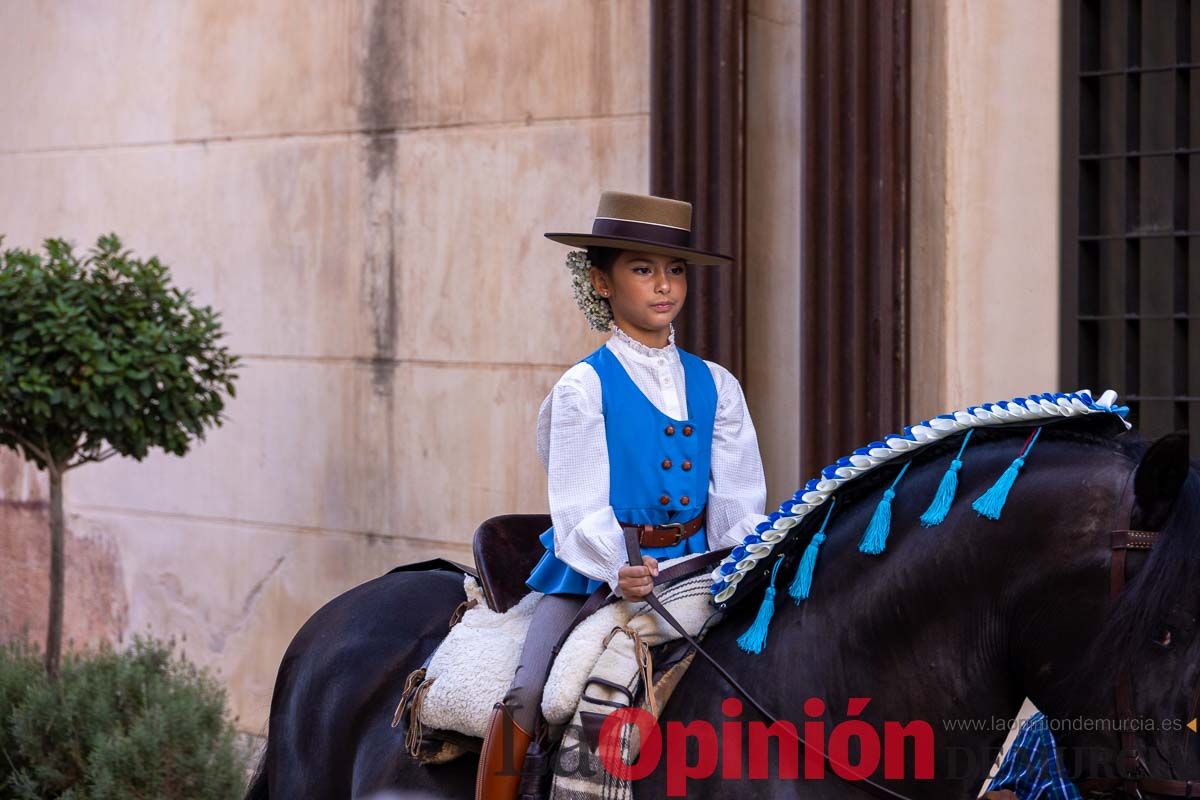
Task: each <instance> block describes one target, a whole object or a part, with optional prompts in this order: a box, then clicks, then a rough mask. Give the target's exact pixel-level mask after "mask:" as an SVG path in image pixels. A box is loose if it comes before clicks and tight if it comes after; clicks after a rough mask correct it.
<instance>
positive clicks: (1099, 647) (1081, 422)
mask: <svg viewBox="0 0 1200 800" xmlns="http://www.w3.org/2000/svg"><path fill="white" fill-rule="evenodd" d="M1114 423H1115V420H1114V419H1113V418H1112V417H1111V416H1110V415H1095V416H1086V417H1077V418H1071V419H1065V420H1051V421H1048V422H1043V423H1041V424H1040V425H1038V427H1044V428H1045V430H1044V431H1043V434H1042V436H1043V438H1042V442H1043V445H1042V446H1043V447H1044V446H1045V443H1047V442H1048V441H1060V442H1062V441H1066V442H1073V443H1077V444H1082V445H1085V446H1088V447H1091V448H1095V449H1099V450H1103V451H1106V452H1108V453H1112V454H1115V455H1117V456H1118V457H1122V458H1124V459H1125V460H1127V461H1128V462H1129V468H1130V469H1131V470H1132V469H1134V468H1136V467H1137V465H1138V463H1139V462H1140V461H1141V459H1142V457H1143V456H1144V455H1145V454H1146V451H1147V450H1148V449H1149V448H1150V445H1151V444H1152V443H1153V442H1152V440H1150V439H1147V438H1146V437H1144V436H1143V435H1142V434H1140V433H1139V432H1138V431H1137V430H1136V429H1133V430H1128V431H1127V430H1125V429H1124V427H1123V426H1122V425H1119V424H1114ZM1034 424H1035V423H1031V424H1028V425H1022V424H1019V423H1014V424H1010V425H998V426H995V427H992V428H977V429H975V433H974V436H975V437H978V438H979V440H980V443H982V442H983V441H995V440H1001V439H1021V438H1023V437H1025V436H1026V435H1027V434H1028V432H1029V430H1030V429H1031V428H1032V427H1033V425H1034ZM961 438H962V437H961V436H953V437H948V438H946V439H943V440H942V441H939V442H936V443H934V444H932V445H931V446H929V447H926V448H922V449H920V450H917V451H914V452H913V453H912V454H909V455H907V456H906V457H902V458H897V459H895V460H894V461H893V462H891V463H889V464H888V465H887V466H886V467H885V468H883V469H879V470H874V471H873V473H874V474H870V475H864V476H863V478H864V479H863V480H860V481H854V482H852V483H848V484H846V485H845V486H844V487H842V488H841V489H839V490H838V492H836V495H837V496H838V499H839V500H841V501H848V502H854V501H855V500H858V499H860V498H865V497H868V496H870V495H872V494H873V493H876V492H878V491H880V489H881V488H882V487H883V486H886V485H887V484H888V483H890V482H891V480H892V478H893V477H894V476H895V472H896V471H897V470H898V469H900V468H903V466H904V464H905V463H907V462H910V461H921V462H934V463H936V464H938V465H939V467H940V466H944V461H945V458H946V455H947V453H953V452H954V451H955V450H957V448H958V446H959V444H960V442H961ZM1035 457H1036V456H1035ZM915 466H916V467H920V466H922V465H921V464H917V465H915ZM1189 467H1190V468H1189V470H1188V473H1187V476H1186V477H1185V479H1184V482H1183V485H1182V487H1181V488H1180V492H1179V495H1178V497H1177V498H1176V500H1175V502H1174V505H1173V506H1172V508H1171V512H1170V514H1169V516H1168V518H1167V521H1166V523H1165V524H1164V525H1163V527H1162V529H1161V530H1160V531H1159V535H1158V539H1157V541H1156V543H1155V546H1154V548H1153V549H1152V550H1151V551H1150V556H1149V558H1148V559H1147V560H1146V563H1145V564H1144V565H1143V567H1142V569H1140V570H1139V571H1138V572H1137V574H1136V575H1135V576H1134V577H1133V578H1132V579H1131V580H1130V581H1129V582H1128V583H1127V584H1126V586H1125V589H1124V590H1123V591H1122V592H1121V596H1120V597H1119V598H1118V601H1117V602H1116V603H1115V604H1113V607H1112V608H1111V609H1110V611H1109V612H1108V614H1107V615H1106V617H1105V620H1104V622H1103V623H1102V626H1101V628H1100V631H1099V633H1098V634H1097V636H1096V637H1095V638H1094V639H1093V641H1092V643H1091V645H1090V647H1089V648H1088V650H1087V651H1085V653H1084V654H1083V656H1082V657H1081V659H1080V661H1079V662H1078V663H1077V664H1076V665H1075V666H1074V667H1073V668H1072V669H1071V670H1070V672H1069V674H1068V675H1067V677H1066V678H1065V679H1064V681H1063V683H1064V685H1065V686H1067V688H1068V692H1067V694H1068V695H1070V696H1071V697H1072V702H1083V701H1085V699H1086V698H1087V696H1088V695H1094V692H1095V687H1096V685H1097V681H1099V682H1101V684H1102V685H1106V686H1111V685H1115V680H1116V676H1117V674H1118V672H1119V671H1120V670H1122V669H1124V668H1127V667H1129V666H1130V665H1131V663H1132V661H1133V659H1134V657H1135V656H1136V655H1137V654H1138V652H1140V651H1141V650H1142V649H1143V648H1144V646H1145V645H1146V643H1147V642H1148V641H1149V640H1150V639H1151V638H1155V639H1157V638H1160V636H1161V634H1162V632H1163V629H1164V627H1165V625H1166V618H1167V615H1168V613H1169V612H1170V611H1171V608H1172V606H1173V605H1174V604H1175V603H1177V602H1179V599H1180V598H1181V597H1185V596H1186V595H1185V592H1187V590H1188V588H1189V586H1192V587H1194V586H1196V585H1198V584H1200V461H1198V460H1197V459H1190V460H1189ZM812 516H813V517H816V516H817V515H812ZM1119 524H1125V521H1122V522H1121V523H1119ZM802 525H803V532H802V533H801V532H798V533H799V534H800V535H797V536H796V537H794V538H795V539H797V540H799V541H798V542H795V543H794V544H793V545H792V548H793V554H794V553H796V552H798V551H799V550H801V549H803V546H804V545H805V544H807V541H808V540H809V539H810V538H811V535H812V533H815V532H816V529H817V527H818V525H819V520H817V519H815V518H814V519H805V520H804V521H803V523H802ZM1191 610H1192V611H1193V613H1200V608H1194V609H1191ZM1072 687H1073V688H1072Z"/></svg>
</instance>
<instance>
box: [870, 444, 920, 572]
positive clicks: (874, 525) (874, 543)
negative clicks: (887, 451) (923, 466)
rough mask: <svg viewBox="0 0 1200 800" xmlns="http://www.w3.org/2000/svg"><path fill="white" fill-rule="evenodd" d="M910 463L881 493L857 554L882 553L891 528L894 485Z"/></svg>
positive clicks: (894, 494) (907, 465) (874, 554)
mask: <svg viewBox="0 0 1200 800" xmlns="http://www.w3.org/2000/svg"><path fill="white" fill-rule="evenodd" d="M910 464H912V462H911V461H909V462H908V464H905V465H904V468H903V469H901V470H900V474H899V475H897V476H896V480H894V481H892V485H891V486H890V487H888V488H887V490H885V491H884V493H883V499H882V500H880V501H879V505H877V506H875V514H874V515H873V516H872V517H871V522H870V524H869V525H867V531H866V533H864V534H863V538H862V541H861V542H860V543H859V545H858V549H859V552H862V553H869V554H870V555H873V556H877V555H879V554H880V553H882V552H883V548H884V547H886V546H887V537H888V533H890V532H891V528H892V499H893V498H895V496H896V484H897V483H899V482H900V479H901V478H903V477H904V473H905V472H907V471H908V467H909V465H910Z"/></svg>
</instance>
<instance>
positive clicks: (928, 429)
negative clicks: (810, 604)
mask: <svg viewBox="0 0 1200 800" xmlns="http://www.w3.org/2000/svg"><path fill="white" fill-rule="evenodd" d="M1116 401H1117V393H1116V392H1115V391H1113V390H1112V389H1109V390H1108V391H1106V392H1104V393H1103V394H1102V395H1101V396H1100V398H1099V400H1093V399H1092V393H1091V390H1090V389H1080V390H1079V391H1077V392H1071V393H1069V394H1065V393H1063V392H1053V393H1051V392H1046V393H1044V394H1034V395H1029V396H1028V397H1014V398H1013V399H1012V400H1002V401H1000V402H998V403H984V404H983V405H978V406H968V407H967V408H966V409H965V410H963V411H953V412H951V413H948V414H939V415H938V416H936V417H934V418H933V419H927V420H923V421H922V422H920V423H918V424H916V425H906V426H904V428H903V431H902V432H901V433H889V434H888V435H887V436H884V437H883V440H882V441H877V442H871V443H870V444H868V445H866V446H865V447H860V448H858V449H857V450H855V451H854V452H853V453H851V454H850V455H848V456H843V457H842V458H839V459H838V460H837V461H836V462H835V463H833V464H830V465H829V466H827V467H825V468H824V469H823V470H821V474H820V476H819V477H816V478H813V479H812V480H810V481H809V482H808V483H806V484H805V485H804V488H802V489H800V490H799V491H797V492H796V493H795V494H794V495H793V496H792V497H791V498H790V499H788V500H785V501H784V502H783V503H782V504H781V505H780V506H779V510H778V511H775V512H772V513H771V514H770V516H769V517H768V518H767V520H766V521H765V522H762V523H760V524H759V525H758V526H757V528H756V529H755V530H754V532H753V533H751V534H750V535H748V536H746V537H745V539H743V540H742V543H741V544H740V545H738V546H737V547H735V548H734V549H733V552H732V553H730V555H728V556H727V557H726V558H725V559H724V560H723V561H722V562H721V563H720V564H719V565H718V566H717V568H716V569H715V570H713V573H712V579H713V583H712V587H711V588H710V591H711V592H712V595H713V602H714V603H715V604H717V605H718V606H722V607H724V606H725V605H726V604H727V603H728V602H729V600H730V598H732V597H733V596H734V594H735V593H736V592H737V587H738V584H739V583H740V582H741V581H742V580H743V579H744V578H746V577H747V576H749V575H750V574H751V573H753V572H755V571H756V570H757V569H759V568H760V562H762V561H763V560H764V559H766V558H768V557H771V556H772V554H773V552H774V551H775V549H776V547H777V546H778V545H779V544H780V543H782V542H783V541H784V540H786V539H787V538H788V536H789V535H790V532H791V529H792V528H794V527H796V526H797V525H799V524H800V521H801V520H802V519H804V517H805V516H807V515H808V514H809V513H810V512H811V511H813V510H814V509H816V508H818V507H819V506H821V505H823V504H824V503H825V501H826V500H830V503H829V509H828V511H827V512H826V514H825V519H824V521H823V522H822V523H821V528H820V529H819V530H818V531H817V533H816V534H814V535H813V538H812V540H811V541H810V542H809V544H808V546H807V547H806V548H805V551H804V555H803V556H802V557H801V560H800V565H799V567H798V568H797V571H796V577H795V579H794V580H793V582H792V585H791V587H790V589H789V594H790V595H791V596H792V598H793V599H795V601H796V602H797V603H799V602H800V601H802V600H804V599H805V598H807V597H808V594H809V592H810V590H811V588H812V574H813V568H814V567H815V565H816V559H817V554H818V551H819V548H820V546H821V543H822V542H824V541H825V526H826V524H828V522H829V516H830V514H832V513H833V506H834V502H835V500H836V498H831V495H833V493H834V492H836V491H837V489H838V488H839V487H841V486H842V485H843V484H845V483H847V482H849V481H852V480H854V479H856V478H858V477H859V476H861V475H864V474H866V473H868V472H870V471H871V470H873V469H875V468H876V467H878V466H880V465H882V464H886V463H887V462H889V461H891V460H892V459H894V458H897V457H899V456H902V455H904V454H906V453H910V452H912V451H914V450H918V449H920V448H922V447H925V446H926V445H929V444H932V443H934V442H937V441H940V440H942V439H945V438H947V437H949V436H954V435H955V434H957V433H958V432H960V431H963V430H966V431H967V434H966V436H964V437H963V442H962V445H961V446H960V447H959V450H958V455H956V456H955V457H954V459H953V460H952V461H951V462H950V465H949V469H948V470H947V471H946V474H945V475H944V476H943V478H942V481H941V484H940V485H939V486H938V490H937V492H936V494H935V496H934V498H933V500H932V502H931V503H930V506H929V508H928V509H927V510H926V511H925V513H924V514H922V515H921V524H922V525H924V526H926V527H929V526H932V525H937V524H938V523H940V522H941V521H942V520H943V519H945V517H946V514H947V512H948V511H949V509H950V504H951V502H952V501H953V499H954V494H955V491H956V489H957V483H958V475H957V473H958V470H959V469H960V468H961V467H962V457H963V451H964V450H965V449H966V447H967V443H968V441H969V440H970V438H971V430H970V429H972V428H977V427H985V426H994V425H1005V424H1010V423H1017V422H1025V423H1028V422H1030V421H1036V420H1049V419H1052V418H1055V417H1076V416H1085V415H1088V414H1098V413H1107V414H1116V415H1118V417H1119V418H1120V420H1121V422H1122V423H1124V425H1125V428H1126V429H1129V428H1132V427H1133V426H1132V425H1131V424H1130V423H1129V422H1128V421H1127V420H1126V419H1125V416H1126V415H1127V414H1128V413H1129V408H1128V407H1127V406H1118V405H1116ZM1040 433H1041V428H1040V427H1039V428H1035V429H1034V431H1033V432H1032V433H1031V434H1030V436H1029V438H1027V439H1026V440H1025V444H1024V445H1023V446H1022V448H1021V450H1020V452H1019V453H1018V454H1017V457H1016V458H1015V459H1014V460H1013V462H1012V463H1011V464H1010V465H1009V467H1008V469H1006V470H1005V471H1004V474H1003V475H1001V476H1000V478H999V479H998V480H997V481H996V483H995V484H994V485H993V486H992V487H991V488H990V489H988V490H987V491H986V492H984V494H983V495H981V496H980V497H978V498H977V499H976V500H975V501H974V502H973V503H972V507H973V508H974V509H975V510H976V511H977V512H979V514H981V515H982V516H985V517H988V518H989V519H999V517H1000V511H1001V509H1002V508H1003V507H1004V501H1005V500H1006V498H1007V496H1008V492H1009V490H1010V489H1011V488H1012V485H1013V482H1014V481H1015V480H1016V478H1017V475H1018V474H1019V472H1020V469H1021V467H1022V466H1023V465H1024V463H1025V458H1026V457H1027V456H1028V455H1029V452H1030V451H1031V450H1032V449H1033V445H1034V444H1035V443H1036V441H1037V437H1038V434H1040ZM909 463H911V461H909ZM908 466H909V464H908V463H906V464H905V465H904V467H903V468H902V469H901V470H900V472H899V474H897V475H896V478H895V480H893V481H892V484H891V486H890V487H889V488H888V489H886V490H885V491H884V494H883V499H882V500H881V501H880V503H879V505H878V506H877V507H876V509H875V514H874V516H873V517H872V518H871V522H870V523H869V524H868V525H867V529H866V531H865V532H864V534H863V537H862V540H861V542H860V543H859V550H860V551H862V552H864V553H868V554H872V555H877V554H879V553H882V552H883V550H884V547H885V545H886V542H887V535H888V531H889V529H890V527H891V502H892V498H894V497H895V494H896V485H897V484H898V483H899V482H900V480H901V479H902V478H903V477H904V473H905V472H906V471H907V470H908ZM774 558H775V563H774V565H773V566H772V567H771V570H770V575H771V579H770V583H769V584H768V587H767V590H766V594H765V596H764V598H763V603H762V607H761V608H760V609H759V613H758V617H757V618H756V619H755V621H754V624H753V625H751V627H750V629H749V630H747V631H746V633H745V634H743V635H742V637H741V638H739V639H738V644H739V646H741V648H742V649H743V650H746V651H747V652H754V653H757V652H760V651H761V650H762V647H763V645H764V643H765V641H766V632H767V626H768V624H769V623H770V620H771V616H772V615H773V614H774V600H775V576H776V574H777V573H778V571H779V566H780V564H781V563H782V562H783V559H784V553H783V550H782V549H781V550H780V552H779V553H777V554H775V555H774ZM764 566H765V565H764Z"/></svg>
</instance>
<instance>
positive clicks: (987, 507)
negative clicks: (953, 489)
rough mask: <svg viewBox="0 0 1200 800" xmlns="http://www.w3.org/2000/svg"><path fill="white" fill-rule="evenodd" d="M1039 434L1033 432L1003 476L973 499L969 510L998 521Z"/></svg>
mask: <svg viewBox="0 0 1200 800" xmlns="http://www.w3.org/2000/svg"><path fill="white" fill-rule="evenodd" d="M1041 432H1042V429H1041V428H1038V429H1037V430H1035V431H1034V432H1033V434H1032V435H1031V436H1030V437H1029V439H1027V440H1026V443H1025V447H1024V449H1023V450H1022V452H1021V455H1019V456H1017V457H1016V458H1015V459H1013V462H1012V463H1011V464H1009V465H1008V469H1006V470H1004V474H1003V475H1001V476H1000V478H999V480H997V481H996V482H995V483H993V484H992V486H991V488H990V489H988V490H987V491H986V492H984V493H983V494H981V495H979V497H977V498H976V499H975V502H974V503H972V504H971V508H973V509H975V510H976V511H978V512H979V513H980V515H981V516H984V517H987V518H988V519H1000V511H1001V510H1002V509H1003V508H1004V501H1005V500H1007V499H1008V491H1009V489H1011V488H1012V485H1013V482H1014V481H1016V479H1017V473H1019V472H1020V471H1021V467H1023V466H1025V458H1026V456H1028V455H1029V451H1030V450H1032V449H1033V443H1034V442H1036V441H1037V437H1038V434H1039V433H1041Z"/></svg>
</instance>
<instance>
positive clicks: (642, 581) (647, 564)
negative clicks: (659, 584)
mask: <svg viewBox="0 0 1200 800" xmlns="http://www.w3.org/2000/svg"><path fill="white" fill-rule="evenodd" d="M656 575H658V561H656V560H655V559H654V558H653V557H651V556H646V555H644V556H642V566H640V567H633V566H628V565H626V566H624V567H621V569H619V570H618V571H617V586H618V587H619V588H620V590H621V596H622V597H624V598H625V599H626V600H641V599H642V598H643V597H645V596H646V595H648V594H650V593H651V592H653V591H654V577H655V576H656Z"/></svg>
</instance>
